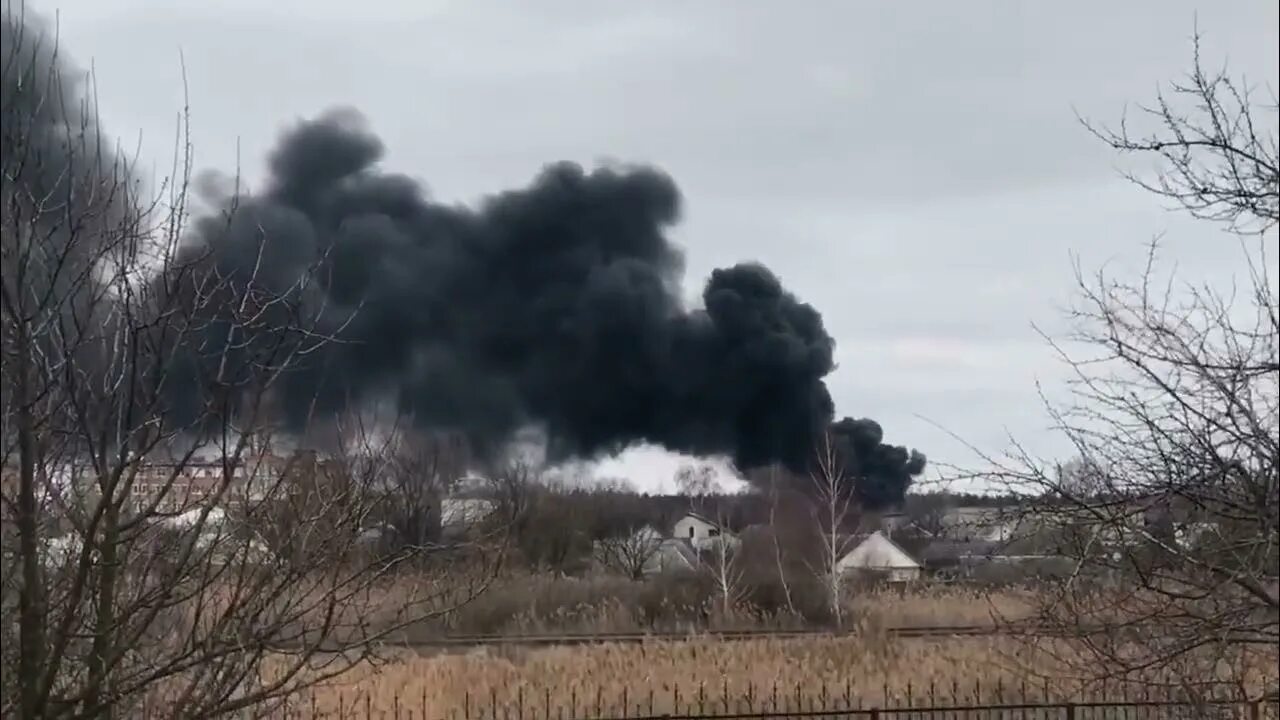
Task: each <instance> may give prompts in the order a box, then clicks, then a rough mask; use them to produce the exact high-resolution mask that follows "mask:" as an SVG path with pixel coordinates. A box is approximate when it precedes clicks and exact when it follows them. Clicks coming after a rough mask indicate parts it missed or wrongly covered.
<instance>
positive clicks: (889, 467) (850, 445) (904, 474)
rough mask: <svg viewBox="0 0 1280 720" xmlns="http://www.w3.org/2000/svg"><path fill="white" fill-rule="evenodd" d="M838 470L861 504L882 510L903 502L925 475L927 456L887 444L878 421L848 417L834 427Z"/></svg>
mask: <svg viewBox="0 0 1280 720" xmlns="http://www.w3.org/2000/svg"><path fill="white" fill-rule="evenodd" d="M828 437H829V438H830V441H831V449H832V451H833V454H834V456H835V461H836V462H835V467H836V469H838V470H839V472H840V473H841V474H842V476H843V477H844V478H845V479H846V481H847V482H849V483H851V485H852V487H853V492H854V495H855V496H856V498H857V500H858V503H859V504H860V505H862V506H863V507H867V508H872V509H878V508H884V507H889V506H892V505H895V504H897V503H900V502H901V501H902V498H903V496H904V495H906V493H907V488H909V487H911V482H912V481H913V480H914V479H915V478H916V476H918V475H919V474H920V473H922V472H924V466H925V457H924V455H923V454H922V453H920V452H918V451H916V450H908V449H907V448H905V447H901V446H897V445H886V444H885V443H884V430H883V429H882V428H881V427H880V424H879V423H877V422H876V421H875V420H869V419H866V418H863V419H860V420H854V419H852V418H845V419H843V420H840V421H838V422H835V423H832V424H831V429H830V434H829V436H828Z"/></svg>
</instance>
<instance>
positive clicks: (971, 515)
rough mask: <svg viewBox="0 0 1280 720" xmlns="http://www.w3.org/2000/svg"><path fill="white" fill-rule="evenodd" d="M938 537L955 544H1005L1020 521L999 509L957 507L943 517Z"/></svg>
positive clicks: (1014, 514) (1013, 513) (1012, 513)
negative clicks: (955, 542)
mask: <svg viewBox="0 0 1280 720" xmlns="http://www.w3.org/2000/svg"><path fill="white" fill-rule="evenodd" d="M939 524H940V525H941V528H940V532H939V533H938V534H939V535H940V536H942V538H943V539H946V540H952V541H957V542H1007V541H1008V540H1010V539H1011V538H1012V537H1013V536H1014V534H1015V533H1016V532H1017V528H1018V524H1019V518H1018V517H1017V514H1016V513H1015V512H1013V511H1012V510H1009V509H1006V508H999V507H956V508H950V509H948V510H947V511H946V512H945V513H943V515H942V517H941V519H940V523H939Z"/></svg>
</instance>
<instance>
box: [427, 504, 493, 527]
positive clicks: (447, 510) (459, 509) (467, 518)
mask: <svg viewBox="0 0 1280 720" xmlns="http://www.w3.org/2000/svg"><path fill="white" fill-rule="evenodd" d="M495 509H496V506H495V505H494V503H493V501H492V500H486V499H484V498H474V497H447V498H443V499H442V500H441V501H440V526H441V529H442V530H444V531H445V532H457V531H463V530H466V529H468V528H471V527H474V526H475V525H477V524H479V523H480V522H482V521H483V520H485V519H486V518H488V517H489V516H490V515H492V514H493V512H494V510H495Z"/></svg>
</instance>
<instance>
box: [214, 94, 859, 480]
mask: <svg viewBox="0 0 1280 720" xmlns="http://www.w3.org/2000/svg"><path fill="white" fill-rule="evenodd" d="M382 154H383V147H382V144H381V143H380V142H379V140H378V139H377V138H376V137H374V136H373V135H372V134H370V133H369V132H368V130H367V129H366V128H365V127H364V125H363V123H362V122H361V121H360V119H359V117H358V116H356V115H355V114H354V113H353V112H350V111H340V112H334V113H330V114H327V115H325V116H322V117H320V118H318V119H316V120H312V121H308V122H303V123H301V124H300V125H298V126H297V127H295V128H294V129H292V130H291V131H290V132H288V133H287V134H286V135H285V136H284V137H283V138H282V140H281V142H280V144H279V146H278V147H277V148H276V150H275V151H274V153H273V154H272V156H271V158H270V163H269V168H270V179H269V182H268V187H267V189H266V190H265V191H264V192H262V193H260V194H258V195H255V196H252V197H249V198H240V199H238V207H237V210H236V213H235V214H234V215H233V216H232V220H231V222H230V223H227V222H226V221H225V220H223V219H222V218H213V217H210V218H207V219H205V220H203V221H201V222H200V223H198V224H197V228H196V230H197V231H196V233H195V236H194V237H193V238H192V241H193V242H194V243H195V245H194V247H197V248H200V249H201V251H203V250H204V249H211V250H212V251H213V255H214V256H215V257H216V258H217V261H218V263H219V265H220V266H222V267H223V269H224V270H225V271H229V272H231V273H242V274H245V275H246V276H247V274H248V273H249V272H250V269H252V270H253V272H255V273H256V281H257V282H259V283H261V284H264V285H266V286H267V287H268V288H270V289H272V290H276V291H279V290H283V289H285V288H288V287H290V286H292V285H293V284H294V283H296V282H297V281H298V280H299V279H300V278H301V277H302V276H303V275H305V274H306V273H309V272H313V266H314V265H315V264H316V263H319V272H318V277H319V282H320V286H321V289H322V291H323V294H324V298H323V305H324V307H325V312H326V316H325V317H326V322H327V323H329V325H330V328H331V331H332V332H334V333H335V334H336V335H337V336H338V337H339V338H340V340H341V342H337V343H333V344H330V345H328V346H326V347H325V348H324V350H323V351H322V352H319V353H315V354H313V355H311V356H309V357H308V358H307V359H306V361H305V363H303V364H302V366H301V367H300V368H299V369H298V370H297V371H295V372H293V373H291V374H290V375H288V376H287V378H286V384H285V388H284V391H283V395H282V397H281V398H280V400H281V403H282V406H283V409H284V412H285V413H286V414H287V415H288V417H289V418H290V419H291V420H292V422H294V423H295V424H301V423H302V422H304V420H306V419H307V418H310V417H313V413H314V412H316V411H317V410H318V411H319V412H320V413H321V414H322V415H324V414H331V413H336V412H340V411H342V410H344V409H346V408H348V407H350V406H351V405H352V404H359V403H363V402H370V401H377V400H380V399H386V398H388V397H390V398H393V399H394V401H395V402H396V403H397V405H398V407H399V409H400V410H402V411H404V412H405V413H407V414H408V415H409V416H410V417H412V418H413V420H414V422H415V423H417V424H418V425H420V426H422V427H427V428H444V429H451V430H457V431H460V432H463V433H465V434H466V435H467V436H468V438H469V439H470V440H471V442H472V443H473V445H475V446H476V447H477V448H478V449H479V450H480V452H482V453H483V452H485V451H486V450H493V449H496V448H498V447H500V446H501V445H502V444H503V443H504V442H506V441H507V440H508V439H509V438H510V436H511V435H512V433H514V432H515V431H516V430H518V429H520V428H521V427H524V426H527V425H536V426H539V427H540V428H541V429H542V430H543V431H544V432H545V434H546V437H547V438H548V442H549V450H550V454H551V456H552V457H553V458H564V457H570V456H580V457H582V456H585V457H589V456H593V455H597V454H599V453H602V452H611V451H616V450H619V449H621V448H622V447H625V446H626V445H628V444H631V443H634V442H638V441H646V442H651V443H656V444H660V445H662V446H665V447H667V448H669V449H672V450H678V451H683V452H689V453H694V454H711V453H724V454H727V455H729V456H731V457H732V458H733V459H734V460H735V462H737V463H738V464H739V466H741V467H752V466H756V465H760V464H764V463H768V462H774V461H782V462H785V463H787V464H789V465H793V466H801V465H803V463H804V462H805V459H806V457H807V456H808V454H809V453H810V452H811V449H812V447H813V446H814V438H816V437H819V436H820V434H821V432H822V430H823V428H825V427H826V425H827V423H828V422H829V421H830V419H831V416H832V411H833V409H832V402H831V398H830V395H829V394H828V392H827V389H826V386H825V385H824V384H823V382H822V378H823V377H824V376H825V375H827V374H828V373H829V372H831V370H832V368H833V361H832V352H833V347H834V342H833V341H832V339H831V337H830V336H829V335H828V334H827V332H826V330H825V329H824V327H823V325H822V319H821V316H820V315H819V314H818V312H817V311H816V310H814V309H813V308H812V307H810V306H809V305H806V304H804V303H802V302H800V301H799V300H797V299H796V298H795V296H793V295H792V294H791V293H789V292H787V291H786V290H785V289H784V288H783V287H782V286H781V284H780V283H779V281H778V279H777V278H776V277H775V276H774V275H773V274H772V273H771V272H769V270H767V269H766V268H764V267H762V266H759V265H753V264H743V265H737V266H734V267H731V268H727V269H722V270H717V271H715V272H714V273H712V275H711V277H710V279H709V280H708V281H707V284H706V287H705V289H704V291H703V303H702V304H703V307H701V308H698V309H694V310H690V309H688V308H685V307H684V306H683V303H682V302H681V300H680V295H679V288H680V281H681V276H682V272H683V261H682V256H681V253H680V251H679V250H678V249H677V248H676V247H675V246H673V245H672V244H671V242H670V241H669V240H668V238H667V237H666V231H667V230H668V228H669V227H670V226H671V225H672V224H673V223H674V222H676V220H677V219H678V217H679V214H680V195H679V192H678V190H677V189H676V187H675V184H674V183H673V182H672V180H671V179H670V178H669V177H667V176H666V175H664V174H663V173H661V172H659V171H657V170H654V169H651V168H644V167H628V168H602V169H597V170H593V171H589V172H588V171H584V170H583V169H582V168H580V167H578V166H576V165H573V164H569V163H561V164H556V165H550V166H548V167H547V168H545V169H544V170H543V171H542V173H541V174H540V175H539V176H538V177H537V178H536V179H535V180H534V181H533V183H532V184H531V185H530V186H529V187H527V188H524V189H521V190H514V191H508V192H504V193H501V194H498V195H494V196H492V197H489V198H487V199H485V200H484V201H483V202H482V203H480V205H479V206H478V207H477V208H474V209H470V208H463V207H452V206H446V205H442V204H439V203H434V202H431V201H430V200H429V199H428V198H427V195H426V193H425V191H424V189H423V188H422V187H420V186H419V184H418V183H417V182H415V181H414V180H412V179H410V178H408V177H406V176H404V175H398V174H394V173H389V172H385V171H383V170H381V169H380V168H379V167H378V166H377V163H378V162H379V160H381V158H382ZM313 302H314V301H313ZM339 326H341V329H340V330H339V329H338V328H339Z"/></svg>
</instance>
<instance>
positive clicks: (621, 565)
mask: <svg viewBox="0 0 1280 720" xmlns="http://www.w3.org/2000/svg"><path fill="white" fill-rule="evenodd" d="M662 543H663V537H662V533H660V532H658V531H657V530H655V529H654V528H653V527H651V526H649V525H642V526H640V527H638V528H631V529H630V531H629V532H619V533H612V534H609V535H606V536H604V537H601V538H599V539H598V540H596V544H595V552H596V557H597V559H598V561H599V562H600V563H601V564H603V565H604V566H605V567H608V568H610V569H612V570H614V571H615V572H618V573H620V574H622V575H625V576H627V577H628V578H630V579H632V580H643V579H644V575H645V572H646V571H647V570H648V569H649V567H650V564H651V563H652V562H653V560H654V558H655V557H657V555H658V553H659V552H660V551H661V550H662Z"/></svg>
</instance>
